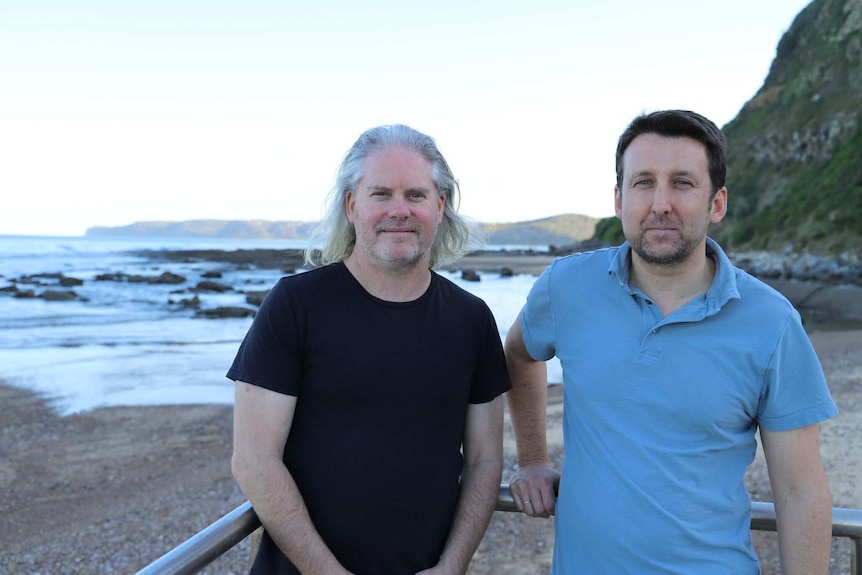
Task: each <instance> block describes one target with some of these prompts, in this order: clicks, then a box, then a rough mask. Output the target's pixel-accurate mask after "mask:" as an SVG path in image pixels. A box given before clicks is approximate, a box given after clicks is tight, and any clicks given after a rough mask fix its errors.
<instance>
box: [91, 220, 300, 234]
mask: <svg viewBox="0 0 862 575" xmlns="http://www.w3.org/2000/svg"><path fill="white" fill-rule="evenodd" d="M313 226H314V223H313V222H278V221H266V220H247V221H246V220H187V221H181V222H158V221H153V222H135V223H133V224H129V225H127V226H116V227H109V226H97V227H93V228H89V229H88V230H87V232H86V234H85V235H87V236H113V237H117V236H122V237H136V236H137V237H140V236H147V237H160V238H164V237H172V238H188V237H191V238H256V239H302V238H307V237H309V235H310V234H311V228H312V227H313Z"/></svg>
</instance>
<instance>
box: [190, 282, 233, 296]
mask: <svg viewBox="0 0 862 575" xmlns="http://www.w3.org/2000/svg"><path fill="white" fill-rule="evenodd" d="M192 291H212V292H217V293H224V292H228V291H233V287H231V286H229V285H226V284H222V283H219V282H213V281H202V282H198V285H196V286H195V287H193V288H192Z"/></svg>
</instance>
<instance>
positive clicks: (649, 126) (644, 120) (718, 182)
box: [616, 110, 727, 197]
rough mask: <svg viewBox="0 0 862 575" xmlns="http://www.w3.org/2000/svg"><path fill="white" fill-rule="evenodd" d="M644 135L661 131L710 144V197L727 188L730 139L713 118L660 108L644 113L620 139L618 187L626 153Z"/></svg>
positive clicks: (662, 133) (669, 135) (708, 146)
mask: <svg viewBox="0 0 862 575" xmlns="http://www.w3.org/2000/svg"><path fill="white" fill-rule="evenodd" d="M641 134H658V135H659V136H664V137H666V138H692V139H693V140H697V141H698V142H700V143H701V144H703V145H704V146H705V147H706V158H707V162H708V166H709V179H710V182H711V184H712V190H711V194H710V197H713V196H715V194H716V193H717V192H718V190H720V189H721V188H723V187H724V183H725V179H726V178H727V140H726V139H725V137H724V134H722V133H721V130H720V129H719V128H718V126H716V125H715V124H714V123H713V122H712V121H711V120H709V119H707V118H705V117H703V116H701V115H700V114H698V113H696V112H690V111H688V110H660V111H658V112H652V113H649V114H641V115H640V116H638V117H637V118H635V119H634V120H632V121H631V123H630V124H629V125H628V128H626V130H625V132H623V133H622V135H621V136H620V139H619V141H618V142H617V156H616V162H617V165H616V169H617V188H619V189H620V190H622V185H623V154H625V151H626V149H627V148H628V147H629V144H631V143H632V141H633V140H634V139H635V138H637V137H638V136H640V135H641Z"/></svg>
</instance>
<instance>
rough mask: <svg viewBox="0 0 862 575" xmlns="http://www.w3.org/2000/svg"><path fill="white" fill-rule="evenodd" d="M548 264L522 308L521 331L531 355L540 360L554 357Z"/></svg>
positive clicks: (550, 271) (549, 268)
mask: <svg viewBox="0 0 862 575" xmlns="http://www.w3.org/2000/svg"><path fill="white" fill-rule="evenodd" d="M553 268H554V266H553V265H551V266H548V268H547V269H545V271H544V272H543V273H542V275H540V276H539V279H537V280H536V283H534V284H533V287H532V289H530V293H529V294H528V295H527V303H526V304H525V305H524V307H523V308H522V309H521V332H522V333H523V337H524V345H525V346H526V348H527V351H528V352H529V354H530V356H531V357H532V358H533V359H535V360H538V361H547V360H549V359H551V358H552V357H554V355H555V354H556V348H555V345H554V314H553V309H552V307H551V285H550V283H551V273H552V271H553Z"/></svg>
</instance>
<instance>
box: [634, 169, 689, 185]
mask: <svg viewBox="0 0 862 575" xmlns="http://www.w3.org/2000/svg"><path fill="white" fill-rule="evenodd" d="M670 175H671V177H673V178H678V177H680V176H684V177H687V178H691V179H692V180H697V179H698V178H697V174H696V173H695V172H692V171H690V170H677V171H675V172H671V174H670ZM643 176H650V177H655V172H654V171H652V170H641V171H639V172H634V173H633V174H632V175H631V176H630V177H629V178H628V181H630V182H631V181H633V180H634V179H636V178H640V177H643Z"/></svg>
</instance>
